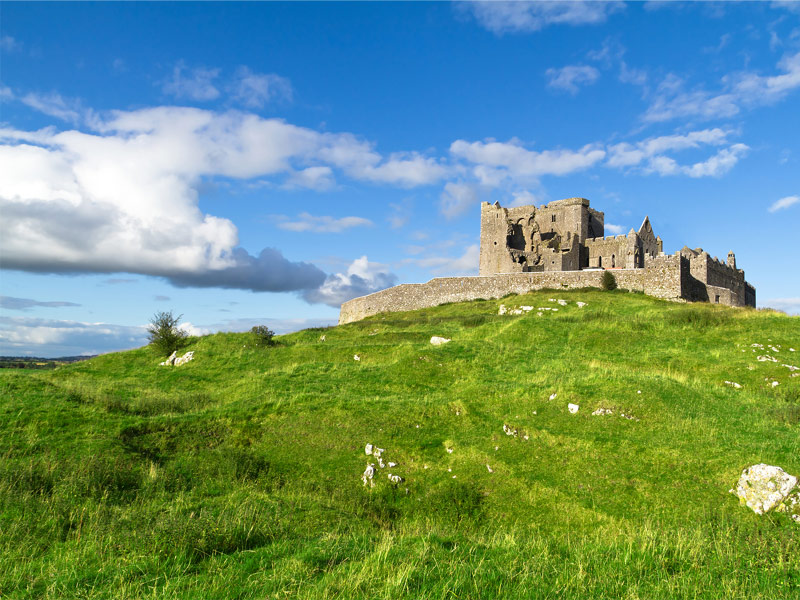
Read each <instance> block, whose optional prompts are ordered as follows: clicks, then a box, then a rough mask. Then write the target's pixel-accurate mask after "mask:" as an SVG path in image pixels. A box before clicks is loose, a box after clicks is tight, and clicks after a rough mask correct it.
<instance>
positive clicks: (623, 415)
mask: <svg viewBox="0 0 800 600" xmlns="http://www.w3.org/2000/svg"><path fill="white" fill-rule="evenodd" d="M620 417H622V418H623V419H628V420H629V421H638V420H639V419H637V418H636V417H634V416H633V415H626V414H625V413H621V414H620Z"/></svg>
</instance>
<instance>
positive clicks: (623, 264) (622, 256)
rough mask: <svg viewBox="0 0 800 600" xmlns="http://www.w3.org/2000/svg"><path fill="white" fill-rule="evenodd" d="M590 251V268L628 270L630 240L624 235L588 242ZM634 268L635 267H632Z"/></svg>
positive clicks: (587, 246) (586, 244) (587, 245)
mask: <svg viewBox="0 0 800 600" xmlns="http://www.w3.org/2000/svg"><path fill="white" fill-rule="evenodd" d="M585 246H586V249H587V250H588V251H589V267H591V268H597V267H602V268H603V269H618V268H628V267H629V265H628V264H627V247H628V238H627V237H626V236H624V235H616V236H615V235H609V236H608V237H605V238H594V239H589V240H586V243H585ZM630 268H633V265H630Z"/></svg>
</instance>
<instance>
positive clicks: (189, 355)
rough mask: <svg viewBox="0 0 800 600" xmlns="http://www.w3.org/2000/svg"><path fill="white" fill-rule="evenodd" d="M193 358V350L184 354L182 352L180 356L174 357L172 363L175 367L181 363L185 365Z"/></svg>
mask: <svg viewBox="0 0 800 600" xmlns="http://www.w3.org/2000/svg"><path fill="white" fill-rule="evenodd" d="M193 358H194V351H191V352H187V353H186V354H184V355H183V356H181V357H180V358H176V359H175V362H174V363H173V364H174V365H175V366H176V367H180V366H181V365H185V364H186V363H188V362H189V361H190V360H192V359H193Z"/></svg>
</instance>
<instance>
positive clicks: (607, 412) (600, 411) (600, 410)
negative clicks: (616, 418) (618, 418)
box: [592, 408, 614, 417]
mask: <svg viewBox="0 0 800 600" xmlns="http://www.w3.org/2000/svg"><path fill="white" fill-rule="evenodd" d="M613 414H614V413H613V411H612V410H611V409H610V408H598V409H597V410H596V411H594V412H593V413H592V416H593V417H602V416H604V415H613Z"/></svg>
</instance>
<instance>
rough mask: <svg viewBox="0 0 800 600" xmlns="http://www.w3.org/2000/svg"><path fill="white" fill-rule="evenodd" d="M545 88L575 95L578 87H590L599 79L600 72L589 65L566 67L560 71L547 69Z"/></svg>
mask: <svg viewBox="0 0 800 600" xmlns="http://www.w3.org/2000/svg"><path fill="white" fill-rule="evenodd" d="M545 75H546V76H547V87H549V88H551V89H554V90H560V91H563V92H569V93H570V94H573V95H574V94H577V93H578V89H579V88H580V86H585V85H591V84H593V83H594V82H595V81H597V79H598V78H599V77H600V71H598V70H597V69H595V68H594V67H591V66H589V65H568V66H566V67H561V68H560V69H547V71H546V72H545Z"/></svg>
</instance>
